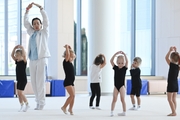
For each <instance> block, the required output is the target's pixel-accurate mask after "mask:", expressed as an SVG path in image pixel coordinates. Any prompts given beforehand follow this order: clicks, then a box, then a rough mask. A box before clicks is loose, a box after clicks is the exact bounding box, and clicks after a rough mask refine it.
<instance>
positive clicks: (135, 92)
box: [130, 87, 141, 97]
mask: <svg viewBox="0 0 180 120" xmlns="http://www.w3.org/2000/svg"><path fill="white" fill-rule="evenodd" d="M140 94H141V87H137V88H132V89H131V94H130V95H136V97H139V96H140Z"/></svg>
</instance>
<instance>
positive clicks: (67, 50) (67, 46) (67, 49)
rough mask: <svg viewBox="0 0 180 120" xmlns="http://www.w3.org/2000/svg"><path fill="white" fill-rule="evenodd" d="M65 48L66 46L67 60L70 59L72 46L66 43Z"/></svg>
mask: <svg viewBox="0 0 180 120" xmlns="http://www.w3.org/2000/svg"><path fill="white" fill-rule="evenodd" d="M64 48H66V56H65V60H66V62H67V61H69V59H70V51H69V49H71V47H70V46H69V45H65V46H64Z"/></svg>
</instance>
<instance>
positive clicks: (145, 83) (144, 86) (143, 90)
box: [126, 79, 148, 95]
mask: <svg viewBox="0 0 180 120" xmlns="http://www.w3.org/2000/svg"><path fill="white" fill-rule="evenodd" d="M141 81H142V88H141V95H147V94H148V81H147V80H141ZM131 87H132V86H131V80H129V79H128V80H127V84H126V92H127V95H130V93H131Z"/></svg>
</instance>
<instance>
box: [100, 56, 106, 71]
mask: <svg viewBox="0 0 180 120" xmlns="http://www.w3.org/2000/svg"><path fill="white" fill-rule="evenodd" d="M100 55H102V57H103V58H104V62H103V64H101V65H100V68H103V67H104V66H105V65H106V57H105V56H104V55H103V54H100Z"/></svg>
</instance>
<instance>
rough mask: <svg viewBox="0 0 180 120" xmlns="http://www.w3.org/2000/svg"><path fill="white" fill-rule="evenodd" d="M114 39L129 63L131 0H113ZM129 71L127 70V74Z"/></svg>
mask: <svg viewBox="0 0 180 120" xmlns="http://www.w3.org/2000/svg"><path fill="white" fill-rule="evenodd" d="M115 5H116V7H115V32H116V33H115V40H116V47H118V48H117V49H119V50H122V51H124V52H125V53H126V55H127V58H128V61H129V65H128V66H130V64H131V59H132V58H131V0H115ZM129 74H130V73H129V72H127V75H129Z"/></svg>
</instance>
